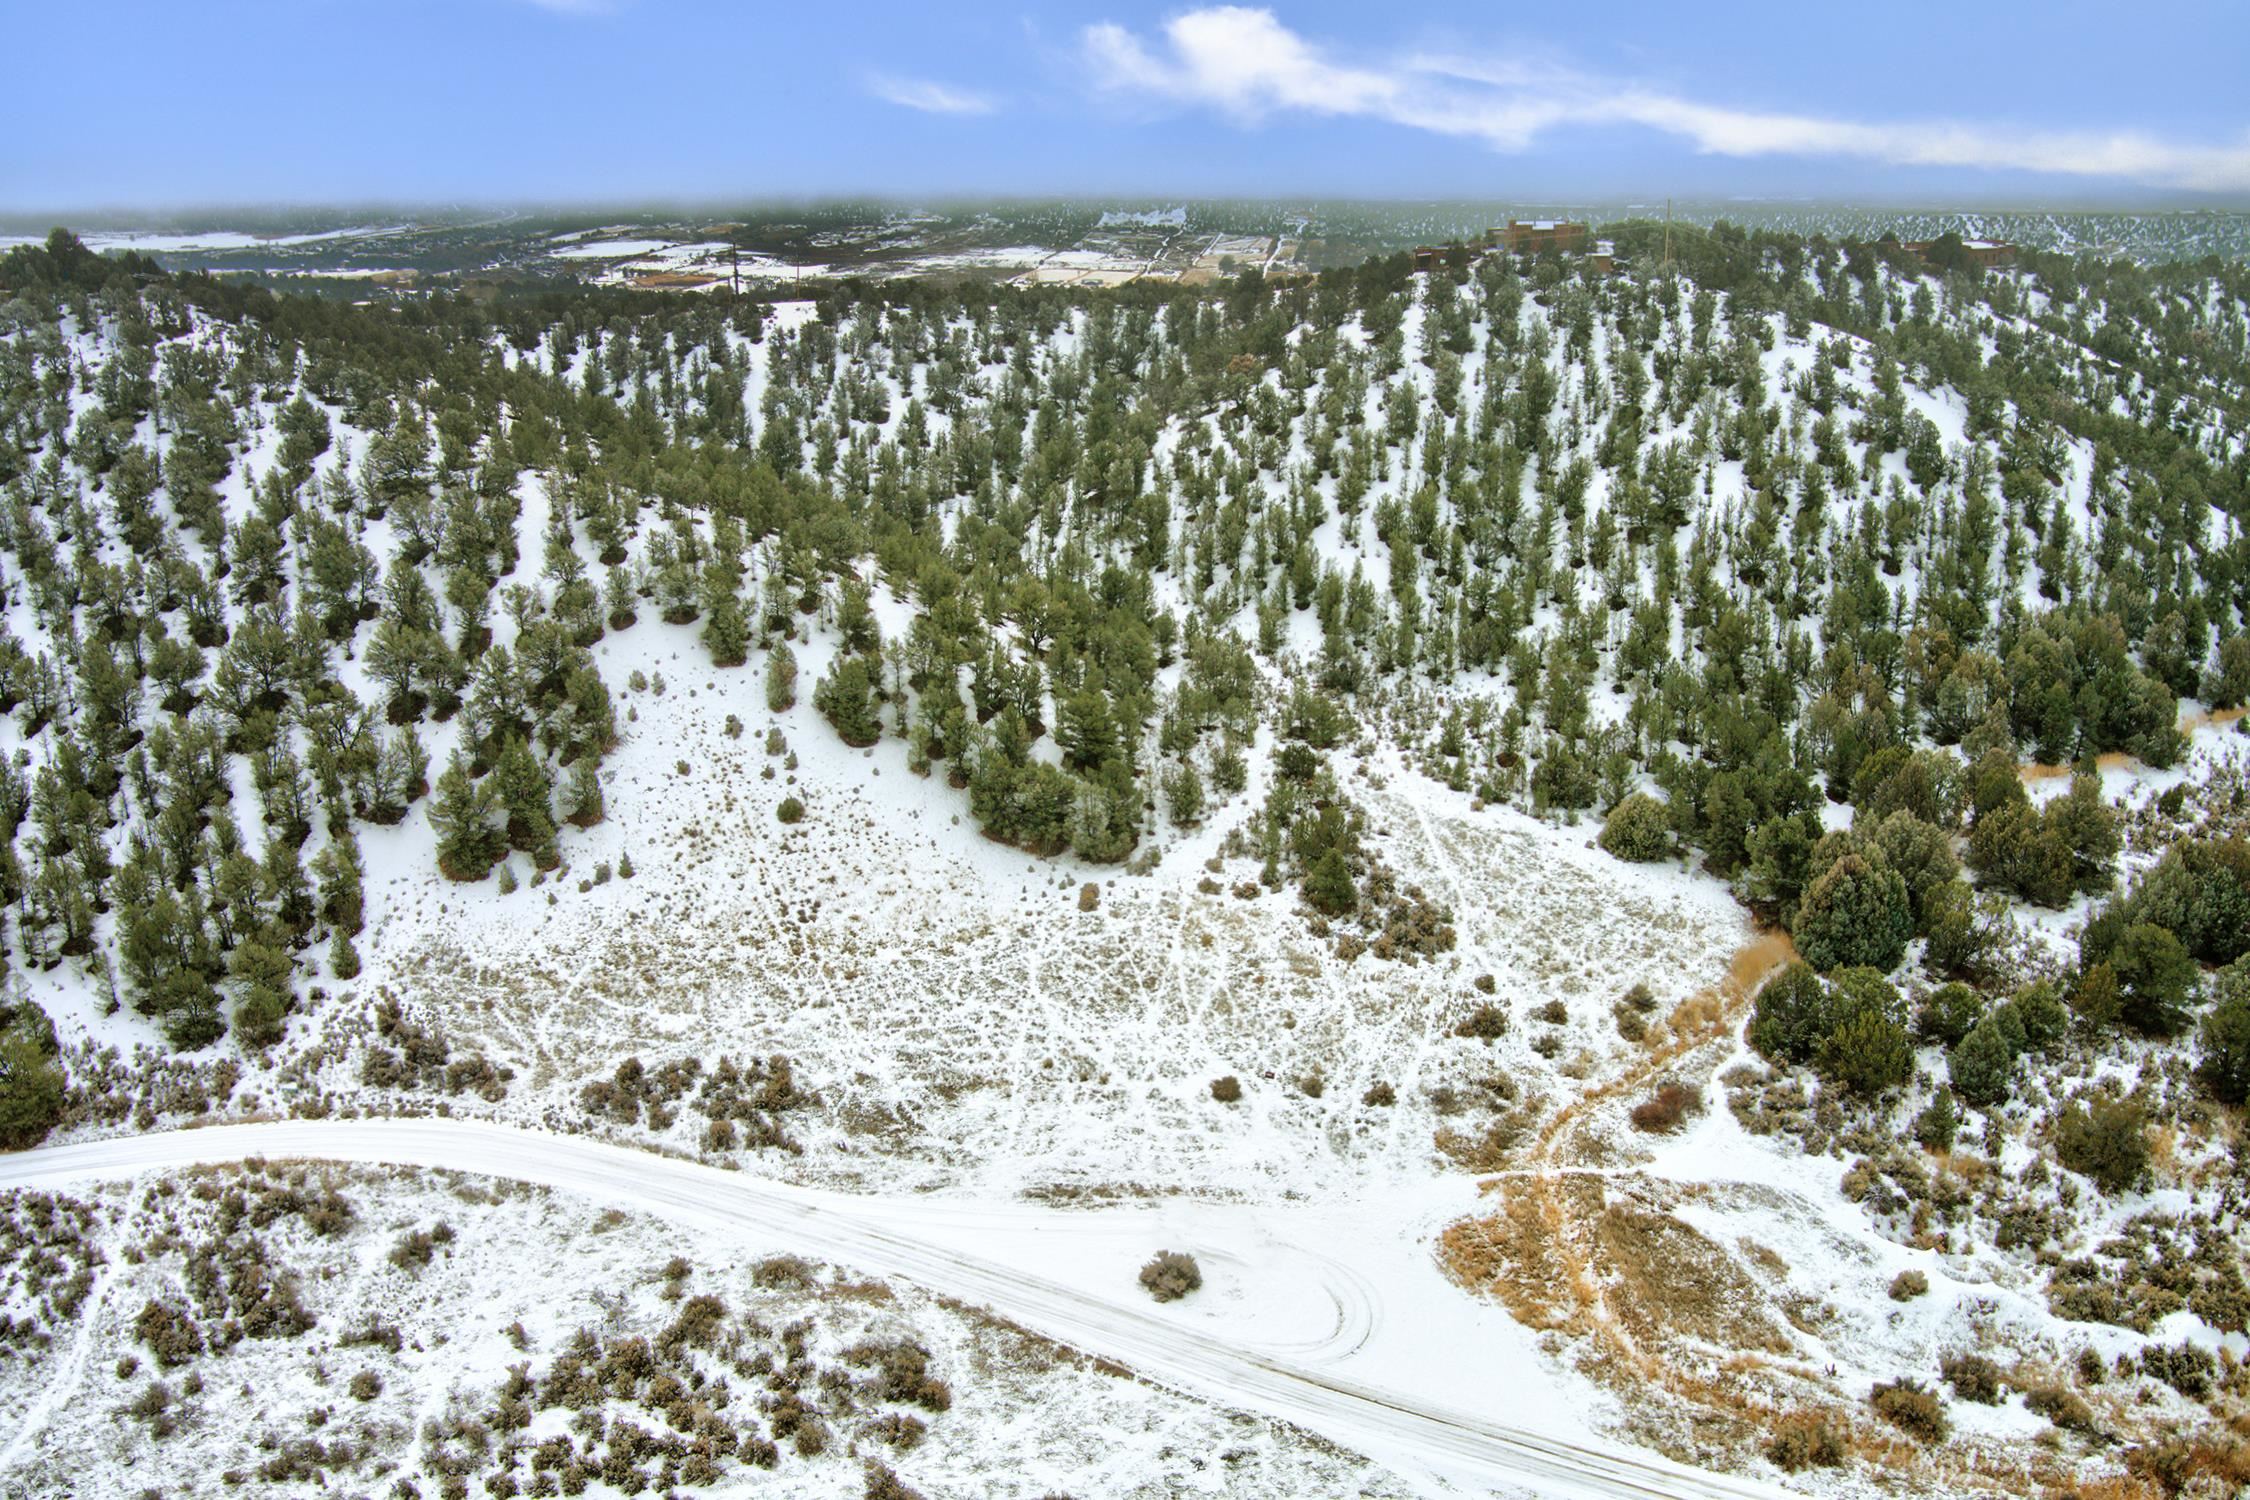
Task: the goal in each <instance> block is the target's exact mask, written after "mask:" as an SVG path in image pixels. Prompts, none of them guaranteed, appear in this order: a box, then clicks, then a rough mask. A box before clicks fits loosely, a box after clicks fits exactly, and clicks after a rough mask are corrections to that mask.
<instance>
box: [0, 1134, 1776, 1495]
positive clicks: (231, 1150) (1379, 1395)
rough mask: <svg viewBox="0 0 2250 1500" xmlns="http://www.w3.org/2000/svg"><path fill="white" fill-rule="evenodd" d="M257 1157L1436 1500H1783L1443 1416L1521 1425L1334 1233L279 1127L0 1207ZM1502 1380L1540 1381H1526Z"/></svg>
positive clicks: (85, 1167)
mask: <svg viewBox="0 0 2250 1500" xmlns="http://www.w3.org/2000/svg"><path fill="white" fill-rule="evenodd" d="M249 1156H265V1157H268V1158H275V1159H290V1158H311V1159H321V1160H333V1161H343V1162H352V1163H361V1164H367V1165H381V1166H395V1167H423V1168H445V1169H451V1170H456V1171H464V1172H475V1173H481V1174H487V1175H491V1176H498V1177H507V1178H513V1179H517V1180H520V1181H524V1182H530V1183H536V1184H540V1185H543V1186H546V1187H550V1188H554V1189H558V1190H560V1191H563V1192H568V1193H572V1194H575V1195H579V1196H582V1197H585V1198H587V1199H590V1200H592V1201H594V1202H597V1203H600V1204H603V1205H605V1206H613V1207H619V1208H627V1209H632V1210H636V1211H639V1212H643V1213H647V1214H651V1215H654V1216H657V1217H660V1218H663V1219H666V1220H669V1221H671V1222H673V1223H676V1224H680V1225H683V1226H686V1227H689V1228H693V1229H696V1230H699V1231H702V1232H705V1233H708V1234H709V1235H711V1236H712V1239H713V1242H714V1257H715V1258H717V1254H718V1253H719V1252H718V1250H717V1247H719V1246H724V1247H725V1251H726V1252H727V1253H734V1254H739V1255H745V1256H746V1255H754V1254H762V1253H769V1252H770V1251H771V1250H775V1249H788V1250H793V1251H797V1252H799V1253H808V1254H814V1255H818V1256H821V1257H823V1258H827V1259H831V1260H834V1261H837V1262H840V1263H842V1264H846V1265H849V1266H851V1267H853V1268H855V1269H857V1270H861V1271H864V1272H870V1273H874V1274H877V1275H886V1276H896V1277H899V1278H901V1279H903V1280H907V1281H911V1282H915V1283H918V1284H919V1285H922V1286H924V1287H927V1288H928V1289H929V1290H931V1291H933V1292H936V1293H939V1294H941V1295H944V1296H949V1297H954V1298H958V1299H960V1300H962V1301H964V1302H968V1303H971V1304H974V1305H978V1306H983V1307H987V1308H990V1309H992V1310H993V1311H994V1312H996V1313H998V1314H1000V1315H1002V1316H1004V1317H1006V1318H1008V1319H1010V1320H1012V1321H1014V1322H1016V1323H1018V1324H1020V1325H1021V1326H1023V1327H1025V1328H1028V1329H1031V1330H1033V1331H1034V1332H1037V1333H1040V1334H1043V1335H1045V1336H1047V1337H1049V1338H1053V1339H1056V1340H1058V1341H1060V1342H1062V1343H1065V1344H1068V1345H1070V1346H1072V1347H1074V1348H1076V1349H1079V1350H1081V1351H1083V1352H1085V1353H1087V1354H1090V1355H1095V1356H1100V1357H1104V1358H1107V1359H1110V1360H1114V1361H1116V1362H1118V1363H1121V1364H1124V1365H1127V1366H1129V1367H1131V1368H1132V1369H1133V1370H1134V1371H1135V1372H1136V1373H1138V1374H1140V1375H1142V1376H1144V1377H1146V1378H1148V1379H1150V1380H1152V1381H1155V1382H1157V1383H1159V1384H1162V1385H1166V1386H1170V1387H1172V1388H1174V1389H1177V1390H1180V1391H1184V1392H1187V1393H1189V1394H1192V1395H1195V1396H1199V1397H1203V1398H1206V1399H1209V1400H1212V1401H1215V1402H1218V1403H1220V1404H1222V1405H1224V1406H1227V1407H1231V1408H1237V1409H1245V1410H1250V1411H1255V1412H1259V1413H1261V1414H1263V1415H1266V1416H1269V1417H1273V1418H1277V1419H1279V1420H1282V1421H1285V1422H1289V1423H1292V1424H1295V1425H1296V1426H1299V1427H1302V1428H1304V1429H1306V1430H1308V1431H1310V1432H1314V1433H1317V1434H1319V1435H1321V1436H1322V1437H1325V1438H1327V1439H1329V1440H1331V1441H1333V1442H1336V1443H1338V1444H1340V1445H1342V1446H1344V1447H1346V1448H1350V1449H1352V1450H1354V1451H1357V1452H1360V1453H1363V1454H1365V1455H1367V1456H1368V1457H1370V1458H1372V1459H1374V1460H1375V1461H1377V1462H1379V1463H1382V1464H1385V1465H1387V1466H1388V1467H1390V1468H1392V1469H1394V1470H1395V1471H1396V1472H1397V1473H1398V1474H1399V1475H1400V1476H1401V1477H1402V1478H1404V1479H1406V1480H1407V1481H1409V1482H1410V1483H1412V1484H1414V1485H1415V1486H1416V1487H1417V1488H1418V1489H1420V1490H1421V1491H1422V1492H1424V1493H1426V1494H1430V1495H1456V1494H1462V1493H1472V1494H1474V1493H1486V1492H1490V1491H1495V1490H1497V1491H1500V1492H1502V1493H1510V1494H1521V1493H1531V1494H1536V1495H1538V1496H1541V1497H1550V1496H1552V1497H1569V1500H1581V1497H1586V1500H1616V1497H1624V1496H1666V1497H1681V1500H1749V1497H1761V1500H1762V1497H1769V1496H1774V1495H1778V1494H1780V1493H1782V1492H1781V1491H1779V1490H1777V1489H1775V1488H1773V1487H1771V1486H1768V1485H1766V1484H1763V1483H1759V1482H1755V1481H1751V1480H1746V1479H1739V1478H1734V1477H1730V1476H1726V1475H1718V1474H1709V1473H1703V1472H1699V1471H1697V1470H1693V1469H1689V1468H1686V1467H1683V1466H1681V1465H1678V1464H1674V1463H1671V1462H1669V1461H1667V1460H1665V1459H1662V1458H1660V1457H1657V1456H1655V1455H1652V1454H1646V1453H1638V1452H1633V1451H1630V1450H1626V1449H1621V1448H1613V1447H1610V1446H1607V1445H1603V1444H1600V1443H1595V1442H1589V1441H1582V1440H1577V1439H1574V1438H1558V1437H1551V1436H1547V1435H1543V1434H1542V1433H1540V1432H1536V1431H1533V1430H1530V1429H1528V1428H1525V1427H1519V1426H1514V1425H1511V1424H1509V1423H1507V1422H1504V1421H1498V1420H1494V1419H1492V1418H1489V1417H1485V1416H1481V1415H1476V1414H1473V1413H1471V1412H1469V1411H1465V1410H1462V1409H1461V1407H1460V1405H1459V1404H1457V1403H1462V1402H1472V1401H1473V1402H1476V1403H1477V1404H1479V1405H1486V1406H1490V1407H1493V1408H1495V1409H1498V1410H1502V1411H1516V1412H1521V1411H1523V1410H1525V1409H1526V1406H1527V1405H1528V1404H1529V1403H1528V1401H1527V1399H1519V1398H1518V1397H1519V1393H1512V1392H1511V1391H1510V1390H1508V1389H1505V1388H1496V1387H1495V1386H1493V1385H1487V1384H1485V1383H1483V1382H1481V1381H1464V1380H1463V1379H1462V1372H1460V1371H1459V1370H1458V1369H1456V1368H1454V1367H1452V1366H1450V1365H1448V1363H1447V1362H1446V1361H1445V1360H1444V1359H1442V1358H1436V1357H1434V1356H1432V1355H1430V1354H1429V1352H1428V1351H1432V1350H1434V1349H1435V1348H1436V1347H1438V1346H1440V1345H1442V1344H1443V1342H1444V1340H1445V1339H1446V1337H1447V1336H1448V1334H1449V1333H1454V1334H1457V1333H1458V1330H1447V1329H1440V1328H1433V1327H1431V1326H1430V1321H1429V1319H1428V1318H1427V1317H1418V1316H1416V1314H1415V1312H1413V1311H1407V1312H1405V1313H1404V1315H1403V1316H1402V1315H1401V1309H1399V1308H1397V1307H1392V1308H1389V1309H1386V1305H1385V1300H1384V1292H1385V1290H1386V1289H1387V1288H1388V1285H1389V1284H1388V1282H1387V1281H1385V1280H1384V1279H1382V1278H1371V1277H1368V1276H1366V1275H1365V1274H1362V1273H1361V1272H1360V1271H1359V1270H1357V1269H1355V1268H1354V1267H1353V1266H1351V1265H1347V1264H1345V1263H1344V1262H1345V1260H1346V1259H1347V1258H1348V1256H1346V1255H1345V1251H1346V1250H1347V1249H1348V1248H1349V1246H1348V1244H1347V1243H1346V1241H1345V1240H1344V1239H1343V1238H1341V1237H1340V1236H1348V1235H1349V1233H1350V1229H1349V1227H1348V1226H1341V1225H1340V1224H1339V1221H1337V1220H1336V1219H1335V1218H1333V1217H1322V1216H1320V1214H1319V1213H1317V1212H1314V1211H1307V1212H1305V1213H1295V1212H1291V1211H1287V1210H1286V1209H1284V1208H1277V1207H1276V1206H1274V1205H1256V1204H1198V1205H1192V1206H1184V1207H1183V1206H1180V1205H1159V1206H1154V1207H1150V1206H1133V1207H1128V1208H1122V1209H1114V1210H1111V1209H1103V1210H1091V1211H1089V1210H1064V1209H1054V1208H1048V1207H1044V1206H1041V1205H1036V1204H1029V1203H1022V1202H1016V1201H1005V1200H1003V1201H991V1202H979V1201H971V1200H963V1199H948V1198H928V1199H908V1200H903V1201H893V1200H887V1199H879V1198H860V1197H853V1196H850V1195H846V1194H840V1193H829V1192H822V1191H819V1190H816V1189H809V1188H801V1187H795V1186H791V1185H788V1184H784V1183H776V1182H770V1181H766V1180H763V1179H760V1178H757V1177H754V1176H751V1175H748V1174H746V1173H740V1172H729V1171H725V1170H722V1169H720V1168H717V1167H710V1166H705V1165H702V1164H700V1163H695V1162H688V1161H681V1160H677V1159H674V1158H670V1157H663V1156H656V1155H652V1154H650V1153H647V1152H642V1151H635V1150H631V1149H629V1148H626V1147H621V1146H613V1145H608V1144H604V1143H601V1142H596V1141H590V1140H585V1139H581V1138H578V1137H573V1136H563V1135H550V1134H546V1133H542V1132H538V1131H531V1130H523V1129H518V1128H515V1127H511V1126H505V1125H497V1124H490V1123H485V1122H479V1121H471V1120H435V1119H411V1120H410V1119H363V1120H324V1121H277V1122H271V1123H257V1124H245V1125H225V1126H214V1127H211V1128H209V1129H203V1130H184V1131H174V1132H169V1133H163V1134H155V1135H141V1136H126V1137H120V1138H117V1139H114V1140H103V1141H89V1142H83V1143H80V1144H75V1145H68V1146H56V1147H48V1148H42V1149H39V1150H35V1151H29V1152H24V1153H21V1154H18V1155H13V1156H8V1157H4V1158H0V1189H6V1188H46V1189H53V1188H60V1187H66V1186H69V1185H72V1184H78V1183H85V1182H88V1181H95V1180H101V1179H114V1178H131V1177H136V1176H139V1175H141V1174H143V1173H149V1172H162V1171H170V1170H177V1169H180V1168H184V1167H191V1166H198V1165H208V1164H214V1163H224V1162H232V1161H238V1160H241V1159H243V1158H245V1157H249ZM1160 1226H1161V1228H1160ZM1392 1228H1393V1230H1394V1233H1395V1230H1396V1225H1395V1223H1394V1225H1393V1226H1392ZM1159 1232H1161V1233H1162V1234H1163V1235H1164V1236H1166V1237H1167V1241H1168V1242H1170V1243H1173V1244H1174V1246H1175V1248H1180V1249H1187V1250H1192V1251H1195V1252H1197V1253H1198V1255H1199V1257H1200V1258H1202V1259H1204V1261H1205V1264H1206V1267H1207V1283H1206V1287H1205V1290H1204V1291H1203V1292H1202V1293H1200V1294H1198V1296H1196V1297H1193V1298H1189V1299H1186V1300H1185V1301H1183V1302H1181V1303H1176V1304H1172V1305H1170V1306H1158V1305H1156V1304H1153V1303H1149V1302H1146V1301H1140V1300H1138V1299H1135V1300H1124V1299H1123V1298H1122V1297H1119V1296H1113V1295H1111V1293H1110V1292H1109V1290H1108V1289H1109V1288H1111V1287H1116V1288H1118V1289H1119V1291H1120V1292H1123V1291H1124V1290H1125V1289H1127V1288H1130V1286H1131V1268H1132V1267H1133V1266H1134V1265H1136V1264H1137V1263H1138V1261H1139V1260H1140V1259H1141V1258H1144V1257H1145V1256H1146V1255H1147V1253H1148V1251H1149V1249H1150V1248H1151V1237H1152V1235H1153V1234H1156V1233H1159ZM1405 1248H1406V1249H1408V1250H1410V1251H1411V1250H1412V1249H1413V1247H1412V1246H1411V1245H1409V1246H1406V1247H1405ZM1330 1249H1334V1250H1335V1251H1337V1254H1334V1255H1331V1254H1329V1253H1326V1252H1327V1251H1328V1250H1330ZM1423 1258H1424V1259H1425V1261H1426V1256H1425V1257H1423ZM1363 1263H1364V1262H1363ZM1455 1295H1456V1296H1457V1295H1458V1294H1455ZM1393 1300H1394V1301H1396V1300H1397V1299H1396V1298H1395V1297H1394V1299H1393ZM1387 1311H1388V1312H1389V1313H1390V1314H1391V1315H1389V1316H1386V1312H1387ZM1401 1372H1406V1375H1407V1378H1405V1379H1403V1380H1402V1379H1401V1378H1399V1377H1400V1374H1401ZM1511 1373H1512V1374H1513V1376H1514V1377H1515V1378H1516V1379H1517V1380H1519V1381H1522V1382H1538V1381H1540V1380H1541V1375H1540V1372H1539V1371H1538V1370H1537V1369H1535V1368H1521V1367H1518V1368H1516V1369H1515V1370H1513V1371H1512V1372H1511ZM1370 1377H1381V1378H1385V1379H1387V1380H1388V1383H1377V1380H1376V1379H1375V1378H1370ZM1531 1394H1533V1393H1532V1392H1529V1391H1526V1392H1522V1393H1520V1396H1521V1397H1522V1398H1528V1397H1529V1396H1530V1395H1531Z"/></svg>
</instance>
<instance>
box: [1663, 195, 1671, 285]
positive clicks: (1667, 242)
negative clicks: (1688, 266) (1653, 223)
mask: <svg viewBox="0 0 2250 1500" xmlns="http://www.w3.org/2000/svg"><path fill="white" fill-rule="evenodd" d="M1664 274H1665V275H1667V276H1669V275H1671V274H1672V199H1671V197H1670V195H1669V194H1667V195H1666V197H1665V199H1664Z"/></svg>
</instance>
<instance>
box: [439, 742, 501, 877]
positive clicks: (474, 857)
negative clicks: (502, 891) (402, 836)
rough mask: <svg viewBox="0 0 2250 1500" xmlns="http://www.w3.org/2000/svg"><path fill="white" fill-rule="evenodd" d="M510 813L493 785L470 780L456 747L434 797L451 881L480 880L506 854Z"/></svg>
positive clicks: (443, 864)
mask: <svg viewBox="0 0 2250 1500" xmlns="http://www.w3.org/2000/svg"><path fill="white" fill-rule="evenodd" d="M506 816H507V813H506V809H505V808H503V807H502V806H501V804H500V798H499V796H498V794H497V792H496V791H495V789H494V787H493V785H492V783H491V782H490V781H483V782H479V781H476V780H474V779H472V778H471V777H470V775H469V764H468V762H467V761H466V760H465V759H464V758H463V757H462V755H461V752H460V751H459V750H455V751H454V752H453V755H452V757H451V758H450V759H449V760H448V761H447V762H446V767H445V770H444V771H442V772H440V773H439V775H438V779H437V787H436V789H435V791H434V792H433V793H432V795H431V800H430V828H431V830H432V831H433V832H435V833H436V835H437V862H438V869H439V871H440V872H442V873H443V874H444V875H445V877H446V878H447V879H448V880H482V879H483V878H484V877H485V876H486V875H487V874H489V873H490V872H491V869H492V866H493V862H494V861H495V860H497V859H499V858H500V856H501V855H502V854H504V853H506V852H507V848H508V840H507V835H506V832H505V827H506V824H505V818H506Z"/></svg>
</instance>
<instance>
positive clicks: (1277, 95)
mask: <svg viewBox="0 0 2250 1500" xmlns="http://www.w3.org/2000/svg"><path fill="white" fill-rule="evenodd" d="M7 34H8V37H9V50H10V53H11V57H12V61H13V62H14V64H15V66H13V67H12V68H11V69H10V70H9V71H10V79H9V86H8V88H7V89H6V90H5V92H4V93H0V130H4V134H0V140H4V141H5V143H6V144H5V145H0V206H5V207H11V208H17V209H45V208H54V209H63V208H93V207H104V206H117V207H133V206H150V207H154V206H177V205H190V204H201V203H253V202H274V201H289V202H311V203H350V202H366V201H378V200H381V201H392V202H401V201H428V202H483V201H549V202H552V201H563V200H589V201H603V202H637V201H648V200H661V199H713V200H726V199H748V198H756V197H762V196H767V195H803V194H816V195H817V194H849V193H869V192H875V193H888V194H898V195H904V196H908V197H914V196H931V197H934V196H943V195H952V194H984V193H1004V194H1020V195H1048V194H1093V195H1110V196H1171V195H1177V196H1201V195H1219V194H1275V195H1286V196H1304V195H1325V196H1385V197H1390V196H1410V197H1429V196H1455V197H1501V198H1521V199H1534V198H1542V197H1547V198H1569V197H1587V196H1597V195H1616V194H1628V195H1654V194H1663V193H1672V194H1676V195H1681V196H1694V195H1724V194H1809V195H1814V196H1822V197H1844V198H1849V197H1863V198H1872V197H1884V198H1907V199H1920V200H1928V201H1943V200H1956V199H1982V200H1985V201H2071V202H2076V201H2088V200H2098V199H2114V198H2120V197H2122V198H2128V199H2131V200H2133V201H2146V202H2183V203H2198V202H2212V201H2219V202H2227V203H2235V204H2240V203H2246V202H2250V89H2246V88H2245V87H2244V84H2243V70H2244V63H2245V61H2246V60H2250V6H2242V5H2238V4H2224V3H2219V0H2171V3H2166V0H2143V3H2141V4H2139V5H2137V6H2132V7H2128V6H2122V5H2118V4H2115V3H2114V0H2112V3H2110V4H2105V5H2094V4H2086V3H2079V0H2055V3H2046V4H2029V3H2025V4H2004V3H1998V0H1981V3H1979V0H1947V3H1943V4H1930V3H1923V0H1887V3H1885V4H1884V5H1882V6H1879V7H1875V6H1864V7H1863V6H1857V5H1843V4H1837V3H1822V0H1797V3H1791V4H1780V3H1763V0H1761V3H1753V4H1709V3H1707V4H1704V5H1685V4H1680V3H1678V0H1670V3H1654V0H1604V3H1601V4H1583V3H1579V4H1560V3H1547V4H1542V5H1528V4H1513V3H1511V4H1487V5H1453V6H1444V5H1437V6H1421V7H1410V6H1370V5H1366V4H1364V3H1361V4H1342V3H1327V0H1322V3H1302V4H1299V3H1280V0H1277V3H1274V4H1271V5H1269V6H1265V7H1256V8H1246V7H1238V8H1228V7H1217V6H1198V5H1193V4H1190V5H1170V6H1151V5H1145V4H1137V3H1126V0H1064V3H1060V4H1042V5H1039V6H1037V7H1031V8H1026V7H1024V6H1020V5H1018V6H996V5H983V4H977V3H973V0H956V3H953V4H944V5H937V4H929V3H926V0H925V3H920V4H893V3H888V0H873V3H871V0H847V3H834V0H831V3H827V4H821V3H804V0H799V3H794V4H788V5H782V4H770V3H764V0H757V3H748V0H745V3H732V4H730V3H720V0H197V3H194V4H182V3H179V0H167V3H150V0H134V3H117V0H112V3H104V0H75V3H69V4H46V5H29V4H18V5H13V6H10V7H9V16H8V24H7Z"/></svg>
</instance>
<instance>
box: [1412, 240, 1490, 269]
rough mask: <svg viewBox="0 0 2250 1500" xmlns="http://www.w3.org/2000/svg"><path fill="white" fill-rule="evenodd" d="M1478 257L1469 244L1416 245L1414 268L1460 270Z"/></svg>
mask: <svg viewBox="0 0 2250 1500" xmlns="http://www.w3.org/2000/svg"><path fill="white" fill-rule="evenodd" d="M1474 259H1476V253H1475V252H1474V251H1472V250H1471V249H1470V248H1469V247H1468V246H1467V245H1416V246H1415V247H1414V269H1415V270H1417V271H1446V270H1458V269H1460V268H1461V267H1463V266H1466V265H1468V264H1469V263H1470V262H1471V261H1473V260H1474Z"/></svg>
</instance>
